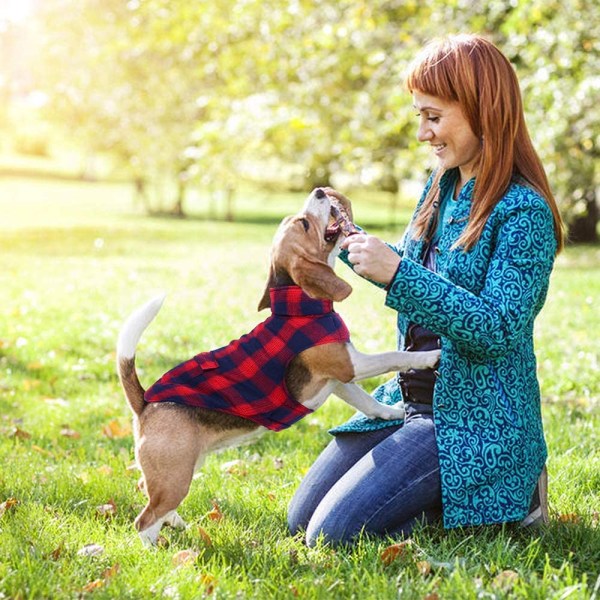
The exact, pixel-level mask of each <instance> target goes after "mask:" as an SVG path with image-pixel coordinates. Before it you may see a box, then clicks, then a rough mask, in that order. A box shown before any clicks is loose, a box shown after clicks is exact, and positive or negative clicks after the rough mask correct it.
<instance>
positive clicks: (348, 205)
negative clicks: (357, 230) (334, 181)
mask: <svg viewBox="0 0 600 600" xmlns="http://www.w3.org/2000/svg"><path fill="white" fill-rule="evenodd" d="M323 191H324V192H325V193H326V194H327V195H328V196H331V197H332V198H335V199H336V200H337V201H338V202H339V203H340V204H341V205H342V206H343V207H344V209H345V211H346V212H347V213H348V217H349V218H350V220H351V221H353V220H354V219H353V217H352V203H351V202H350V200H349V199H348V198H346V196H344V194H340V193H339V192H338V191H337V190H334V189H333V188H330V187H326V188H323Z"/></svg>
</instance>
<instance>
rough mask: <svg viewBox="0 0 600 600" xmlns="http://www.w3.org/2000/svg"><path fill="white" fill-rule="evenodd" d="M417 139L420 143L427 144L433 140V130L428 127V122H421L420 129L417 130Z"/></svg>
mask: <svg viewBox="0 0 600 600" xmlns="http://www.w3.org/2000/svg"><path fill="white" fill-rule="evenodd" d="M417 139H418V140H419V141H420V142H426V141H427V140H429V139H431V129H430V128H429V126H428V123H427V121H425V120H423V121H420V122H419V129H418V130H417Z"/></svg>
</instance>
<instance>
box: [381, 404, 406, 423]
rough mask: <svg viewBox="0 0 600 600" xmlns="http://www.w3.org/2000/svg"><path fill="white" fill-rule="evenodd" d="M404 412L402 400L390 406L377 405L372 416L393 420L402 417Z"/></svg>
mask: <svg viewBox="0 0 600 600" xmlns="http://www.w3.org/2000/svg"><path fill="white" fill-rule="evenodd" d="M404 414H405V411H404V402H396V404H392V405H391V406H386V405H385V404H380V405H379V406H378V407H377V413H376V414H375V415H373V417H377V418H378V419H385V420H386V421H393V420H394V419H404Z"/></svg>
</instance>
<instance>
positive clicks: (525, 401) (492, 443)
mask: <svg viewBox="0 0 600 600" xmlns="http://www.w3.org/2000/svg"><path fill="white" fill-rule="evenodd" d="M452 177H453V173H452V172H448V173H446V174H445V175H444V176H443V177H442V180H441V185H442V186H444V185H450V184H451V182H452V181H453V179H452ZM430 184H431V179H430V182H428V186H429V185H430ZM473 185H474V180H471V181H469V182H468V183H467V184H466V185H465V186H464V188H463V189H462V190H461V193H460V196H459V198H458V199H457V203H458V204H457V206H456V207H455V210H454V212H453V215H452V218H451V219H450V220H449V221H447V222H446V223H445V224H444V229H443V233H442V238H441V240H440V242H439V248H440V253H439V254H438V256H437V273H433V272H431V271H429V270H427V269H426V268H425V267H423V266H422V264H421V262H422V256H423V251H424V243H423V242H422V241H417V240H414V239H411V232H410V226H409V229H408V230H407V232H406V234H405V236H404V238H403V240H402V241H401V242H400V244H399V245H398V246H397V247H396V250H397V251H398V253H399V254H400V255H401V256H402V262H401V264H400V268H399V269H398V272H397V273H396V276H395V278H394V280H393V281H392V282H391V284H390V285H389V286H388V291H387V296H386V299H385V304H386V305H387V306H388V307H390V308H392V309H394V310H395V311H397V312H398V317H397V319H398V342H399V348H400V349H404V339H405V335H406V331H407V327H408V324H409V323H411V322H415V323H419V324H420V325H422V326H424V327H427V328H428V329H430V330H432V331H433V332H435V333H436V334H438V335H440V336H441V339H442V356H441V361H440V365H439V367H438V372H439V377H438V378H437V381H436V384H435V390H434V398H433V411H434V421H435V425H436V436H437V444H438V452H439V460H440V470H441V480H442V500H443V506H444V525H445V527H447V528H451V527H457V526H462V525H480V524H486V523H504V522H511V521H520V520H522V519H523V518H524V517H525V516H526V515H527V512H528V508H529V501H530V499H531V496H532V494H533V491H534V488H535V485H536V482H537V479H538V477H539V474H540V472H541V470H542V467H543V465H544V463H545V461H546V456H547V449H546V443H545V440H544V434H543V428H542V420H541V409H540V390H539V385H538V381H537V377H536V359H535V355H534V348H533V324H534V319H535V317H536V316H537V314H538V313H539V311H540V309H541V308H542V306H543V304H544V301H545V298H546V294H547V291H548V284H549V279H550V273H551V271H552V266H553V263H554V256H555V254H556V238H555V235H554V222H553V218H552V213H551V210H550V208H549V206H548V204H547V203H546V201H545V200H544V199H543V198H542V197H540V196H539V194H537V193H536V192H535V191H534V190H532V189H531V188H529V187H527V186H525V185H522V184H520V183H518V182H513V183H512V184H511V186H510V187H509V189H508V190H507V192H506V194H505V196H504V197H503V198H502V199H501V201H500V202H499V203H498V204H497V206H496V207H495V208H494V210H493V212H492V214H491V215H490V217H489V219H488V221H487V223H486V226H485V228H484V231H483V234H482V236H481V238H480V240H479V242H478V243H477V244H476V246H475V247H474V248H473V249H472V250H471V251H469V252H464V251H463V250H461V249H460V248H457V249H454V248H452V246H453V244H454V243H455V241H456V240H457V239H458V237H459V236H460V234H461V233H462V231H463V230H464V227H465V226H466V222H467V219H468V216H469V211H470V208H471V198H472V191H473ZM427 189H428V188H426V189H425V192H424V194H423V197H422V199H421V202H422V201H423V198H424V197H425V194H426V192H427ZM399 395H401V391H400V390H399V389H398V386H397V384H396V382H395V380H391V381H389V382H387V383H386V384H384V385H383V386H381V387H380V388H378V390H376V391H375V393H374V396H375V397H377V398H378V399H379V400H380V401H383V402H385V403H389V404H392V403H395V402H396V401H397V400H398V396H399ZM395 423H397V422H386V421H378V420H369V419H367V418H366V417H365V416H364V415H360V414H357V415H355V416H354V417H353V418H352V419H351V420H350V421H348V422H347V423H345V424H343V425H341V426H340V427H337V428H335V429H333V430H332V433H334V434H336V433H341V432H351V431H364V430H370V429H376V428H380V427H386V426H388V425H391V424H395Z"/></svg>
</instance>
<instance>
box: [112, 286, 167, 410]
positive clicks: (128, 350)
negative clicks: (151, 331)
mask: <svg viewBox="0 0 600 600" xmlns="http://www.w3.org/2000/svg"><path fill="white" fill-rule="evenodd" d="M164 300H165V296H164V295H162V296H157V297H156V298H153V299H152V300H150V302H147V303H146V304H144V306H142V307H141V308H138V309H137V310H136V311H135V312H134V313H132V314H131V315H130V316H129V318H128V319H127V321H125V324H124V325H123V327H122V328H121V331H120V333H119V341H118V342H117V373H118V374H119V379H120V380H121V385H122V386H123V391H124V392H125V397H126V398H127V402H128V403H129V406H130V407H131V410H132V411H133V412H134V413H135V414H136V415H139V414H141V413H142V411H143V410H144V391H145V390H144V388H143V387H142V384H141V383H140V380H139V379H138V376H137V372H136V370H135V349H136V347H137V345H138V342H139V341H140V338H141V337H142V334H143V333H144V330H145V329H146V327H148V325H150V323H151V322H152V320H153V319H154V317H155V316H156V315H157V314H158V311H159V310H160V307H161V306H162V304H163V302H164Z"/></svg>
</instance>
